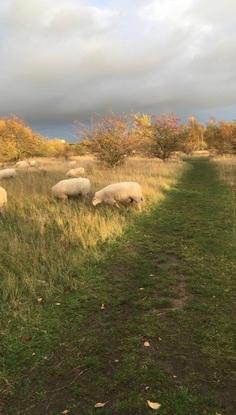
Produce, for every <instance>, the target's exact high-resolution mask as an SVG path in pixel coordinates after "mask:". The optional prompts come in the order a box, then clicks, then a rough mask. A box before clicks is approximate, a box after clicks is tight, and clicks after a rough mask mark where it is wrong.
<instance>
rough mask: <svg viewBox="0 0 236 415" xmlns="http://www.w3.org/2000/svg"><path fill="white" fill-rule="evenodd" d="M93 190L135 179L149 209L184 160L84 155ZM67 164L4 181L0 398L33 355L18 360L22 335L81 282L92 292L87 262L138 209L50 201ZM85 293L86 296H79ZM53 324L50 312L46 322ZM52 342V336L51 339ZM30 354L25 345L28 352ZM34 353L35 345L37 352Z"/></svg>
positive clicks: (39, 330)
mask: <svg viewBox="0 0 236 415" xmlns="http://www.w3.org/2000/svg"><path fill="white" fill-rule="evenodd" d="M79 165H81V166H84V167H85V169H86V176H87V177H89V178H90V180H91V182H92V191H95V190H98V189H99V188H101V187H103V186H105V185H107V184H109V183H111V182H116V181H122V180H137V181H139V182H140V184H141V185H142V187H143V192H144V195H145V198H146V204H145V207H144V211H148V210H149V209H150V208H151V206H152V205H153V204H155V203H158V202H159V201H161V200H162V199H163V197H164V194H165V192H166V190H167V189H169V188H170V186H171V185H172V184H173V183H174V182H175V181H176V179H177V176H178V175H179V174H180V171H181V170H182V166H183V164H182V163H173V162H172V163H160V162H158V161H155V160H129V161H128V162H127V163H126V165H125V166H122V167H121V168H117V169H113V170H109V169H105V168H102V167H101V166H100V165H97V164H96V163H95V162H94V161H93V160H91V159H84V158H82V159H81V160H80V162H79ZM68 169H69V163H67V162H65V161H61V162H60V161H57V162H55V161H53V160H44V161H43V162H40V165H39V168H37V169H31V170H30V171H27V172H26V171H19V172H18V176H17V178H16V179H14V180H7V181H6V180H5V181H2V182H1V185H2V186H3V187H5V188H6V190H7V192H8V200H9V203H8V208H7V211H6V213H5V215H4V216H3V217H1V218H0V232H1V239H0V252H1V256H0V275H1V283H0V292H1V338H2V352H3V351H4V353H2V354H1V363H2V364H1V375H0V383H1V391H2V393H1V394H0V396H1V397H5V396H7V395H9V394H11V393H12V391H14V387H15V385H16V384H17V380H18V376H20V374H21V370H22V369H23V368H24V365H26V366H27V365H28V364H29V363H30V362H29V361H28V358H26V361H25V360H24V359H25V357H26V356H24V358H23V361H22V362H19V364H18V362H17V364H15V363H16V360H17V358H18V357H17V356H18V355H19V353H21V351H22V353H23V355H24V353H25V350H27V349H28V348H29V347H30V348H31V347H34V346H32V345H31V342H29V344H25V343H24V339H27V338H32V339H37V338H38V337H39V338H40V336H42V334H43V333H44V331H45V330H44V328H43V327H44V313H45V310H47V309H49V312H51V311H50V310H51V308H57V307H59V306H57V305H56V304H57V303H60V302H63V301H64V297H65V296H66V295H67V294H70V293H71V292H74V291H76V290H78V289H83V290H84V294H86V293H87V294H86V295H88V297H89V296H90V295H91V293H90V291H89V288H88V287H89V286H90V285H91V284H92V283H91V281H90V280H87V278H88V277H87V276H85V275H84V269H86V270H87V269H88V267H90V265H91V263H92V261H95V260H102V259H103V255H104V249H105V248H104V247H105V246H106V245H109V243H111V242H112V241H114V240H115V239H116V238H117V237H119V236H121V235H122V233H123V231H124V229H125V228H126V227H127V225H128V224H131V223H132V222H133V221H135V220H136V218H137V217H138V216H139V215H140V213H138V212H137V211H135V210H134V209H133V208H129V207H128V208H125V207H123V208H121V209H119V210H118V209H112V208H110V207H103V206H99V207H98V208H94V207H93V206H92V205H91V200H90V199H91V197H92V196H91V197H90V198H89V199H88V200H87V201H79V200H70V201H67V202H61V201H60V202H59V201H56V200H53V198H52V196H51V187H52V185H53V184H55V183H56V182H57V181H58V180H61V179H63V178H65V173H66V171H67V170H68ZM81 300H82V299H81ZM50 324H54V322H51V321H50V319H49V325H50ZM47 342H49V343H50V339H48V340H47V341H46V343H47ZM33 344H34V343H33ZM26 353H27V351H26ZM32 353H33V352H32Z"/></svg>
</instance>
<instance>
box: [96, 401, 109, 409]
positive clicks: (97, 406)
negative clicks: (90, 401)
mask: <svg viewBox="0 0 236 415" xmlns="http://www.w3.org/2000/svg"><path fill="white" fill-rule="evenodd" d="M107 402H108V401H107ZM107 402H97V403H96V404H95V405H94V408H103V407H104V406H105V405H106V404H107Z"/></svg>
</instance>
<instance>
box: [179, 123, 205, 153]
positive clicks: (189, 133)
mask: <svg viewBox="0 0 236 415" xmlns="http://www.w3.org/2000/svg"><path fill="white" fill-rule="evenodd" d="M182 131H183V134H184V140H183V151H184V152H185V153H187V154H191V153H192V152H193V151H198V150H204V149H205V148H206V143H205V141H204V126H203V125H202V124H200V123H199V122H198V120H197V119H196V118H195V117H193V116H191V117H189V119H188V123H187V125H186V126H185V127H183V130H182Z"/></svg>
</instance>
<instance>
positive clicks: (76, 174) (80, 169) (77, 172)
mask: <svg viewBox="0 0 236 415" xmlns="http://www.w3.org/2000/svg"><path fill="white" fill-rule="evenodd" d="M84 173H85V171H84V168H83V167H78V168H77V169H71V170H69V171H68V172H67V173H66V175H67V177H80V176H81V175H84Z"/></svg>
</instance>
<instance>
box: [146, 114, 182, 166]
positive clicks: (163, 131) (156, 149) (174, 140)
mask: <svg viewBox="0 0 236 415" xmlns="http://www.w3.org/2000/svg"><path fill="white" fill-rule="evenodd" d="M152 140H153V144H152V149H151V153H152V155H154V156H155V157H159V158H160V159H162V160H163V161H165V160H167V159H168V158H169V157H170V155H171V153H172V152H173V151H177V150H179V143H180V130H179V118H178V117H176V116H175V115H174V114H163V115H160V116H158V117H155V118H154V120H153V124H152Z"/></svg>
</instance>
